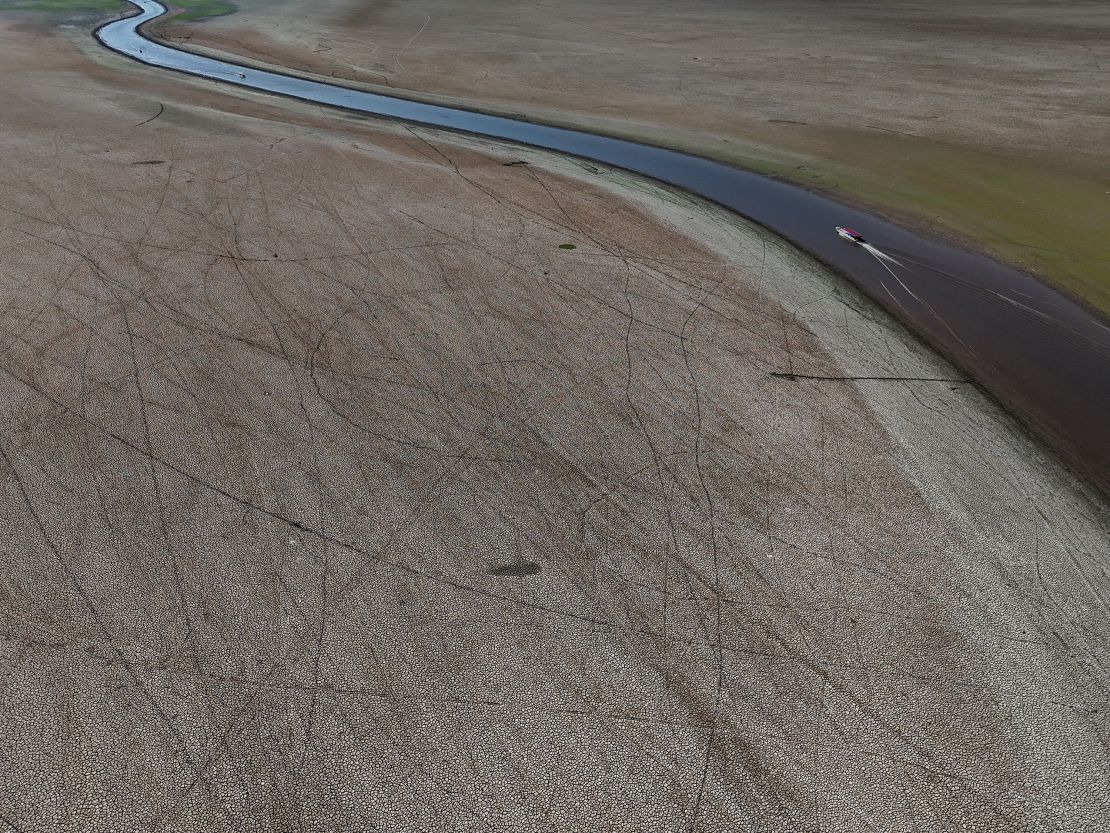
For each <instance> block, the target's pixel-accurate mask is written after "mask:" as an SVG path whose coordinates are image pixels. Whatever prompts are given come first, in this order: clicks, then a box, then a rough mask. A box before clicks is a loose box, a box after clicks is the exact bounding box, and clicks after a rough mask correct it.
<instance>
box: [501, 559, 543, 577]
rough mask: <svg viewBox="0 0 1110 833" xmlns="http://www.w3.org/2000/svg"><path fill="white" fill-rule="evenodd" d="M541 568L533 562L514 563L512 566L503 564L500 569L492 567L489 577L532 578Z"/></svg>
mask: <svg viewBox="0 0 1110 833" xmlns="http://www.w3.org/2000/svg"><path fill="white" fill-rule="evenodd" d="M542 569H543V568H542V567H541V566H540V565H539V564H537V563H536V562H535V561H516V562H514V563H512V564H503V565H502V566H500V567H493V568H491V569H490V571H489V574H490V575H491V576H510V577H514V578H520V577H523V576H534V575H535V574H536V573H538V572H539V571H540V570H542Z"/></svg>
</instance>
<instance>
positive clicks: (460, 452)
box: [0, 24, 1110, 833]
mask: <svg viewBox="0 0 1110 833" xmlns="http://www.w3.org/2000/svg"><path fill="white" fill-rule="evenodd" d="M0 37H2V38H3V43H4V46H5V48H4V49H3V50H0V71H2V72H3V76H4V78H5V79H6V83H5V84H4V85H3V86H2V87H0V112H2V113H3V114H4V116H3V117H4V123H5V128H6V129H5V130H4V131H3V133H0V331H2V333H3V338H4V345H5V349H4V350H3V351H2V353H0V408H2V411H0V412H2V414H3V417H4V424H5V425H6V430H5V431H4V432H3V434H2V436H0V470H2V471H3V474H2V475H0V484H2V488H3V489H4V495H5V498H4V499H3V500H2V501H0V529H2V530H3V531H4V533H3V548H4V553H5V554H4V559H5V566H6V569H5V570H4V571H3V573H2V576H3V582H2V583H0V612H2V613H3V620H2V621H0V640H2V641H0V727H2V728H0V733H2V736H3V737H4V739H5V743H4V744H3V745H0V756H3V757H2V760H3V765H2V766H0V821H3V822H4V823H6V824H7V825H8V826H10V827H12V828H13V829H16V830H20V831H38V830H74V831H78V830H80V831H90V830H105V831H108V830H111V831H117V830H125V829H126V830H130V829H156V830H182V831H186V830H188V831H192V830H197V831H200V830H204V831H209V830H332V829H337V830H359V829H384V830H466V829H495V830H560V831H563V830H572V829H580V830H598V831H600V830H675V829H697V830H721V831H725V830H728V831H732V830H751V831H767V830H774V829H780V830H791V831H793V830H807V831H808V830H813V831H816V830H822V831H829V830H836V831H840V830H843V831H855V830H861V829H876V830H883V831H936V830H971V829H979V830H991V831H999V830H1035V831H1048V830H1057V829H1063V830H1069V831H1091V833H1094V832H1095V831H1100V830H1104V829H1106V828H1107V827H1110V800H1108V799H1107V796H1108V795H1110V791H1108V790H1107V787H1108V786H1110V784H1108V783H1107V776H1106V767H1105V762H1106V745H1105V744H1106V740H1107V732H1108V728H1110V727H1108V725H1107V704H1106V689H1107V682H1108V673H1107V661H1108V659H1110V658H1108V656H1107V654H1108V649H1107V646H1108V645H1110V633H1108V631H1110V624H1108V622H1110V620H1108V617H1107V608H1108V604H1107V601H1108V578H1107V552H1108V544H1110V534H1108V533H1110V513H1108V512H1107V509H1106V506H1105V505H1104V504H1103V503H1101V502H1100V501H1099V500H1098V499H1097V498H1096V497H1095V496H1094V495H1093V494H1091V493H1090V492H1089V491H1088V490H1087V489H1086V487H1084V485H1083V484H1081V483H1079V482H1078V481H1077V480H1076V479H1074V478H1073V477H1072V476H1071V475H1070V474H1069V473H1068V472H1067V471H1065V470H1063V469H1062V468H1061V467H1060V466H1059V464H1058V463H1056V462H1055V461H1054V460H1053V459H1052V458H1051V457H1050V456H1049V455H1047V454H1046V452H1044V451H1043V449H1042V448H1041V447H1040V446H1039V445H1037V444H1036V443H1034V442H1033V441H1032V440H1030V439H1029V438H1028V437H1027V436H1026V435H1025V434H1023V433H1022V432H1020V431H1019V430H1017V429H1016V428H1015V426H1014V425H1013V423H1012V421H1011V420H1010V419H1009V418H1008V417H1006V416H1005V415H1004V414H1002V413H1001V412H1000V411H999V410H998V409H997V408H995V407H994V406H993V405H992V403H991V402H989V401H987V400H986V399H984V397H982V396H981V395H980V394H979V393H978V392H977V390H976V389H975V388H974V387H972V386H970V385H967V384H962V383H961V382H960V380H959V377H958V375H957V374H956V372H955V371H954V370H953V369H952V368H951V367H949V366H948V365H947V364H945V363H944V362H942V361H940V360H939V359H937V358H936V357H935V356H933V355H931V354H930V353H929V352H928V351H926V350H925V349H924V348H923V347H921V346H920V345H919V344H918V343H916V342H915V341H914V340H912V339H911V338H909V337H908V336H907V335H906V334H905V332H904V331H903V330H901V329H900V328H899V327H898V326H896V325H895V324H893V323H892V322H891V321H890V319H889V318H888V317H887V316H885V315H884V314H883V313H881V312H880V311H878V310H877V309H875V308H874V307H873V306H872V305H871V304H870V303H869V302H867V301H866V300H865V299H863V298H861V297H860V296H859V295H858V294H857V293H856V292H855V291H853V290H852V289H851V288H850V287H848V286H846V285H845V284H844V283H843V282H842V281H840V280H839V279H837V278H836V277H835V276H832V275H830V274H828V273H827V272H826V271H824V270H823V269H822V268H820V267H819V266H817V265H816V264H814V263H813V262H811V261H809V260H808V259H807V258H804V257H802V256H800V255H799V254H798V253H796V252H795V251H793V250H791V249H789V248H788V247H785V246H783V245H782V244H781V243H780V242H779V241H777V240H776V239H774V238H771V237H769V236H768V235H766V234H765V233H763V232H762V231H760V230H759V229H756V228H754V227H752V226H750V225H749V224H746V223H744V222H742V221H740V220H738V219H736V218H735V217H731V216H728V215H726V214H725V213H723V212H721V211H719V210H717V209H714V208H711V207H708V206H705V205H703V204H700V203H697V202H694V201H692V200H689V199H687V198H685V197H683V196H681V195H677V194H674V193H671V192H668V191H665V190H662V189H660V188H658V187H656V186H655V185H653V184H650V183H647V182H644V181H642V180H637V179H634V178H632V177H629V176H627V175H625V174H622V173H619V172H612V171H607V170H598V169H596V168H594V167H592V166H584V165H581V164H578V163H575V162H573V161H569V160H565V159H560V158H557V157H554V156H550V155H546V154H541V153H537V152H532V151H526V150H521V149H518V148H511V147H507V146H498V145H494V144H492V143H487V142H481V141H478V140H470V139H464V138H461V137H458V136H452V135H447V134H439V133H436V132H434V131H429V130H411V129H406V128H404V127H401V126H397V125H389V124H384V123H380V122H375V121H372V120H361V119H354V118H346V117H343V116H340V115H338V114H334V113H324V112H321V111H319V110H318V109H317V108H310V107H303V106H299V105H295V104H292V103H290V102H285V101H280V100H276V99H270V98H266V97H263V96H254V95H249V94H246V93H242V92H233V91H226V90H224V91H221V90H219V89H217V88H213V87H211V86H209V85H207V84H204V83H200V82H195V81H191V80H188V79H184V78H182V77H179V76H171V75H167V74H160V73H158V72H156V71H154V70H150V69H147V68H143V67H140V66H137V65H134V64H132V63H129V62H126V61H123V60H121V59H118V58H116V57H114V56H111V55H109V54H107V53H104V52H100V51H95V47H93V46H92V45H91V44H89V43H88V41H87V39H86V36H85V35H83V34H79V33H76V32H74V33H73V37H72V39H67V38H65V37H63V36H61V35H58V34H45V33H40V32H36V31H33V30H27V29H23V30H17V29H14V28H13V27H11V26H10V25H6V24H5V28H4V29H2V30H0ZM76 44H81V45H82V46H80V47H78V46H77V45H76ZM50 50H55V51H53V52H51V51H50ZM82 50H84V51H82ZM571 244H572V245H573V246H575V248H573V249H566V248H561V246H564V245H571ZM859 377H866V378H859ZM938 380H950V381H938ZM522 564H523V565H536V566H538V567H539V568H540V569H539V572H533V571H534V568H533V571H530V570H521V569H513V566H514V565H517V566H518V567H519V566H520V565H522ZM504 568H509V570H508V571H509V572H532V574H531V575H525V576H512V575H508V576H506V575H496V574H492V573H491V571H495V572H505V571H506V570H505V569H504Z"/></svg>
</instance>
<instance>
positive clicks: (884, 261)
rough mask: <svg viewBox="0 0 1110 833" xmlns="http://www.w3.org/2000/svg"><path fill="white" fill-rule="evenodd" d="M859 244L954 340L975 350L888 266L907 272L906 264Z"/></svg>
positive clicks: (885, 286) (863, 243) (901, 306)
mask: <svg viewBox="0 0 1110 833" xmlns="http://www.w3.org/2000/svg"><path fill="white" fill-rule="evenodd" d="M859 245H860V247H861V248H864V249H866V250H867V251H868V253H869V254H870V255H871V256H872V257H874V258H875V260H877V261H879V265H880V266H882V267H883V268H884V269H886V271H887V273H888V274H889V275H890V276H891V277H892V278H894V280H896V281H897V282H898V285H899V286H900V287H902V289H903V291H905V293H906V294H907V295H909V296H910V297H911V298H913V299H914V300H915V301H917V302H918V303H919V304H921V306H923V307H925V309H927V310H929V312H931V313H932V314H933V317H934V318H936V319H937V321H938V322H940V324H941V326H943V327H944V328H945V329H946V330H948V332H949V333H950V334H951V335H952V337H953V338H954V339H956V341H958V342H959V343H960V344H962V345H963V346H964V347H965V348H966V349H968V350H969V351H971V352H972V353H975V352H976V351H975V350H974V349H973V348H972V347H971V345H970V344H968V343H967V342H966V341H964V340H963V339H962V338H960V336H959V335H958V334H957V333H956V331H955V330H953V329H952V327H951V325H949V323H948V322H947V321H945V320H944V316H942V315H941V314H940V313H939V312H937V310H936V308H934V307H933V305H932V304H930V303H929V302H928V301H926V300H925V299H924V298H922V297H921V296H920V295H918V294H917V293H916V292H914V291H913V290H912V289H910V288H909V286H907V285H906V282H905V281H904V280H902V279H901V278H900V277H898V275H896V274H895V273H894V270H893V269H891V268H890V266H889V264H894V265H895V266H898V267H900V268H902V269H905V270H906V271H907V272H909V269H908V268H907V267H906V265H905V264H904V263H902V262H901V261H900V260H897V259H895V258H893V257H891V256H890V255H888V254H887V253H886V252H883V251H880V250H879V249H876V248H875V247H874V246H872V245H871V244H870V243H867V242H864V241H860V244H859ZM880 283H881V284H882V287H883V289H885V290H886V294H887V295H889V296H890V298H891V300H892V301H894V303H895V304H897V305H898V307H899V309H901V310H902V311H903V312H904V313H906V315H907V316H909V311H908V310H907V309H906V308H905V307H904V306H903V305H902V302H901V301H899V300H898V298H897V297H895V295H894V293H893V292H891V291H890V287H888V286H887V285H886V283H884V282H883V281H880Z"/></svg>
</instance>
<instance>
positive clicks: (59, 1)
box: [0, 0, 236, 20]
mask: <svg viewBox="0 0 1110 833" xmlns="http://www.w3.org/2000/svg"><path fill="white" fill-rule="evenodd" d="M167 5H169V7H170V9H171V11H176V12H177V14H176V15H174V17H175V19H177V20H203V19H205V18H208V17H219V16H220V15H225V14H231V13H232V12H233V11H236V6H235V4H234V3H232V2H230V0H175V2H170V3H168V4H167ZM124 6H125V4H124V3H123V2H121V0H0V11H13V12H44V13H47V14H64V15H79V14H98V13H102V12H114V11H121V10H123V8H124Z"/></svg>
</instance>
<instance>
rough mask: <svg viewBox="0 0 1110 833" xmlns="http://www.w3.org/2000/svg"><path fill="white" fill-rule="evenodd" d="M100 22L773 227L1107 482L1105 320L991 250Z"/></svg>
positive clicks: (154, 49) (675, 159)
mask: <svg viewBox="0 0 1110 833" xmlns="http://www.w3.org/2000/svg"><path fill="white" fill-rule="evenodd" d="M131 2H132V3H133V4H134V5H135V6H137V7H138V8H139V9H140V13H139V14H137V15H132V16H129V17H125V18H122V19H119V20H116V21H112V22H110V23H107V24H105V25H104V26H101V27H100V28H99V29H97V31H96V37H97V39H98V40H99V41H100V42H101V43H102V44H103V45H104V46H106V47H107V48H109V49H111V50H113V51H115V52H118V53H120V54H122V55H125V56H126V57H130V58H132V59H134V60H137V61H139V62H141V63H144V64H147V65H150V66H155V67H160V68H163V69H170V70H174V71H178V72H183V73H185V74H189V75H193V76H199V77H203V78H208V79H210V80H215V81H223V82H225V83H230V84H233V85H236V86H240V87H245V88H249V89H254V90H260V91H263V92H268V93H273V94H277V95H284V96H286V97H290V98H294V99H298V100H301V101H307V102H312V103H316V104H323V105H327V106H331V107H336V108H339V109H344V110H348V111H353V112H357V113H360V114H366V115H373V116H384V117H388V118H394V119H400V120H403V121H408V122H411V123H416V124H421V125H425V126H430V127H435V128H442V129H447V130H455V131H461V132H465V133H471V134H477V135H481V136H484V137H488V138H493V139H500V140H507V141H511V142H516V143H520V144H525V145H529V146H533V147H538V148H542V149H545V150H552V151H557V152H562V153H568V154H572V155H575V156H578V157H583V158H587V159H590V160H593V161H596V162H600V163H602V164H606V165H611V166H613V167H617V168H622V169H625V170H629V171H632V172H634V173H637V174H640V175H644V176H647V177H650V178H652V179H655V180H658V181H660V182H663V183H666V184H668V185H672V186H676V187H679V188H681V189H683V190H686V191H688V192H690V193H693V194H695V195H697V196H700V197H703V198H705V199H708V200H710V201H712V202H715V203H718V204H720V205H723V206H725V207H726V208H729V209H731V210H733V211H736V212H737V213H739V214H741V215H743V216H744V217H747V218H748V219H750V220H752V221H754V222H756V223H758V224H760V225H762V226H764V227H766V228H768V229H769V230H770V231H772V232H774V233H776V234H778V235H779V236H781V237H783V238H784V239H786V240H787V241H789V242H790V243H792V244H793V245H795V246H797V247H798V248H800V249H802V250H803V251H805V252H806V253H808V254H809V255H811V256H813V257H815V258H816V259H818V260H820V261H822V262H823V263H825V264H827V265H829V266H830V267H832V268H833V269H835V270H836V271H838V272H840V273H842V274H844V275H845V276H847V277H848V278H849V279H850V280H851V281H852V282H853V283H854V284H856V285H857V286H858V287H859V288H860V289H862V290H863V291H864V292H865V293H866V294H867V295H868V296H870V297H871V298H872V299H873V300H875V301H876V302H878V303H879V304H880V305H881V306H883V307H884V308H886V309H887V310H888V311H889V312H891V313H892V314H893V315H894V316H895V317H896V318H898V319H899V320H900V321H902V322H903V323H904V324H906V325H907V326H909V327H910V328H911V329H912V330H913V331H914V332H916V333H917V334H919V335H920V336H922V337H923V338H924V339H925V340H926V341H927V342H928V343H929V344H930V345H931V346H932V347H933V348H934V349H937V350H938V351H939V352H941V353H942V354H944V355H946V356H947V357H948V358H950V359H951V360H953V361H954V362H955V363H956V364H957V365H958V366H959V367H960V368H961V369H962V370H963V371H964V372H966V373H967V374H968V375H969V376H970V377H971V378H973V379H974V380H976V381H977V382H979V383H980V384H981V385H982V386H983V388H984V389H985V390H986V391H987V392H989V393H991V394H992V395H994V396H995V397H996V398H997V399H998V400H1000V401H1001V402H1002V403H1003V404H1004V405H1005V406H1006V407H1007V408H1009V409H1010V410H1011V411H1012V412H1013V413H1015V415H1017V416H1018V417H1019V418H1020V419H1021V420H1023V421H1024V422H1025V423H1026V424H1027V425H1029V426H1030V427H1031V428H1033V429H1034V430H1035V431H1036V432H1037V433H1038V434H1040V435H1041V436H1042V437H1044V438H1045V439H1046V440H1047V441H1048V442H1049V443H1050V444H1051V445H1053V446H1054V447H1055V448H1056V449H1057V450H1058V451H1060V452H1062V453H1063V455H1064V456H1065V458H1066V459H1068V460H1069V461H1070V462H1071V463H1072V465H1073V466H1075V467H1076V468H1077V469H1079V470H1080V471H1082V472H1083V473H1085V474H1087V475H1088V476H1090V477H1091V478H1092V479H1093V480H1094V481H1095V483H1097V484H1098V485H1099V486H1101V487H1102V488H1103V489H1104V490H1107V491H1110V432H1108V431H1107V430H1106V429H1105V426H1106V425H1107V424H1110V328H1107V327H1106V325H1105V324H1103V323H1102V322H1101V321H1099V319H1098V317H1097V316H1096V315H1095V314H1092V313H1091V311H1089V310H1088V309H1086V308H1085V307H1084V306H1083V305H1081V304H1079V303H1076V302H1075V301H1073V300H1072V299H1070V298H1069V297H1067V296H1066V295H1064V294H1063V293H1062V292H1059V291H1058V290H1055V289H1053V288H1052V287H1049V286H1047V285H1045V284H1042V283H1041V282H1040V281H1038V280H1036V279H1035V278H1033V277H1032V276H1030V275H1027V274H1025V273H1023V272H1021V271H1020V270H1017V269H1014V268H1011V267H1008V266H1005V265H1003V264H1000V263H998V262H996V261H994V260H991V259H990V258H988V257H987V256H985V255H982V254H979V253H976V252H972V251H968V250H964V249H959V248H955V247H952V246H950V245H947V244H945V243H943V242H941V241H939V240H934V239H930V238H928V237H925V236H923V235H921V234H919V233H916V232H913V231H909V230H907V229H905V228H902V227H900V226H897V225H895V224H893V223H891V222H889V221H886V220H883V219H881V218H880V217H877V216H875V215H873V214H871V213H869V212H867V211H864V210H861V209H858V208H854V207H850V206H848V205H842V204H839V203H837V202H835V201H834V200H831V199H829V198H828V197H825V196H822V195H819V194H816V193H813V192H810V191H806V190H805V189H803V188H801V187H799V186H795V185H789V184H787V183H784V182H781V181H779V180H775V179H771V178H769V177H766V176H763V175H760V174H755V173H751V172H749V171H744V170H741V169H739V168H734V167H731V166H729V165H726V164H724V163H721V162H715V161H712V160H709V159H704V158H702V157H697V156H692V155H689V154H685V153H681V152H678V151H673V150H669V149H666V148H661V147H655V146H651V145H645V144H640V143H637V142H633V141H630V140H626V139H617V138H613V137H608V136H600V135H595V134H590V133H585V132H581V131H577V130H572V129H567V128H560V127H553V126H550V125H545V124H538V123H535V122H528V121H524V120H522V119H514V118H509V117H505V116H496V115H491V114H487V113H481V112H475V111H471V110H465V109H461V108H455V107H448V106H444V105H437V104H429V103H425V102H420V101H415V100H410V99H404V98H396V97H393V96H387V95H383V94H379V93H371V92H367V91H365V90H359V89H355V88H349V87H343V86H339V85H335V84H329V83H327V82H323V81H317V80H313V79H308V78H304V77H301V76H295V75H291V74H286V73H283V72H280V71H272V70H262V69H258V68H256V67H252V66H249V65H245V64H238V63H235V62H233V61H226V60H220V59H215V58H211V57H207V56H204V55H200V54H197V53H194V52H190V51H187V50H183V49H179V48H177V47H172V46H168V45H166V44H164V43H161V42H159V41H157V40H154V39H152V38H151V37H149V36H147V35H145V34H144V33H143V32H142V31H141V27H143V26H144V25H145V24H146V23H149V22H150V21H153V20H154V19H156V18H158V17H160V16H162V15H163V14H165V13H166V11H167V10H166V7H165V6H163V5H162V4H161V3H158V2H156V1H155V0H131ZM835 225H849V226H852V227H855V228H858V229H859V230H860V231H862V232H863V233H864V235H865V236H866V237H867V238H868V239H869V240H872V241H873V242H874V243H875V244H876V245H877V246H878V247H879V248H880V249H882V250H883V251H885V252H888V253H889V254H891V255H893V256H894V257H896V258H897V259H898V260H899V261H901V264H902V265H901V266H899V267H895V268H894V270H893V271H891V270H890V269H889V268H888V266H887V265H886V264H884V263H882V262H881V261H879V260H878V259H877V258H874V257H872V256H871V255H870V254H868V253H867V252H865V251H863V250H861V249H859V248H858V247H856V246H852V245H851V244H847V243H845V242H844V241H842V240H840V239H839V238H837V237H836V235H835V232H833V226H835Z"/></svg>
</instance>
